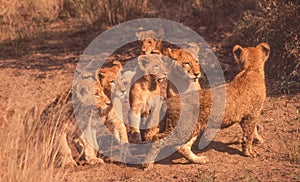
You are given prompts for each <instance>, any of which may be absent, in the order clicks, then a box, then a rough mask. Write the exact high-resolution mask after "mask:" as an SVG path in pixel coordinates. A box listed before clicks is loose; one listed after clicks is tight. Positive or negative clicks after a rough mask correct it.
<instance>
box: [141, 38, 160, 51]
mask: <svg viewBox="0 0 300 182" xmlns="http://www.w3.org/2000/svg"><path fill="white" fill-rule="evenodd" d="M141 41H142V51H143V52H144V53H145V54H151V53H160V49H161V42H160V41H158V40H156V39H151V38H145V39H143V40H141Z"/></svg>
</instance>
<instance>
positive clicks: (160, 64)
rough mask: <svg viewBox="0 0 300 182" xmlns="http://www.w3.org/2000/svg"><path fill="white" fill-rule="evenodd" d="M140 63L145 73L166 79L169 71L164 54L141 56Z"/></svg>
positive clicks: (159, 78)
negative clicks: (163, 57)
mask: <svg viewBox="0 0 300 182" xmlns="http://www.w3.org/2000/svg"><path fill="white" fill-rule="evenodd" d="M138 65H139V69H140V70H141V71H142V72H143V73H144V75H154V76H155V77H156V79H157V80H159V81H160V80H163V79H165V78H166V77H167V74H168V72H169V71H168V69H167V65H166V63H165V62H164V61H163V60H162V56H161V55H158V54H149V55H141V56H139V57H138Z"/></svg>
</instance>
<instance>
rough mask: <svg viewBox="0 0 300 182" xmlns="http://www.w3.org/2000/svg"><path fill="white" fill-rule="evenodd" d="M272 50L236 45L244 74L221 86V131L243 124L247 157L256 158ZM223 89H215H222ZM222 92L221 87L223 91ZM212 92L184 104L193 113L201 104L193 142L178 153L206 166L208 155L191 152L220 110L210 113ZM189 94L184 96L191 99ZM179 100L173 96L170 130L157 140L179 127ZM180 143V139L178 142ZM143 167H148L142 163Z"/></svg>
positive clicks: (150, 158) (154, 150)
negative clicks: (255, 143)
mask: <svg viewBox="0 0 300 182" xmlns="http://www.w3.org/2000/svg"><path fill="white" fill-rule="evenodd" d="M269 53H270V47H269V45H268V44H267V43H261V44H259V45H257V46H256V47H248V48H242V47H241V46H239V45H236V46H234V48H233V54H234V58H235V60H236V61H237V62H238V64H239V66H240V68H241V72H240V73H239V74H238V75H237V76H236V77H235V78H234V80H233V81H231V82H230V83H227V84H225V85H223V86H221V87H226V105H225V113H224V119H223V120H222V123H221V128H226V127H229V126H231V125H233V124H235V123H240V125H241V127H242V129H243V143H242V148H243V154H244V155H245V156H252V157H255V156H256V152H255V151H254V150H253V149H252V142H253V139H254V137H255V136H254V135H255V132H256V131H255V128H256V124H257V122H258V117H259V116H260V112H261V109H262V107H263V103H264V100H265V98H266V88H265V77H264V64H265V61H266V60H267V59H268V57H269ZM221 87H217V88H214V89H215V90H217V91H218V90H219V89H220V88H221ZM221 89H222V88H221ZM211 91H212V90H211V89H208V90H201V91H199V100H198V99H193V98H192V99H189V100H188V102H186V103H183V104H184V105H185V106H188V107H189V108H190V110H191V111H190V112H194V113H195V112H196V111H195V109H197V105H199V102H200V110H199V116H198V121H197V123H196V127H195V128H194V130H193V132H192V135H191V136H190V137H189V138H190V140H189V141H188V142H187V143H186V144H184V145H181V146H179V147H178V148H177V149H178V152H179V153H181V154H182V155H183V156H184V157H186V158H187V159H189V160H190V161H191V162H193V163H200V164H204V163H206V162H207V161H208V159H207V158H206V157H205V156H196V155H195V154H194V153H193V152H192V151H191V146H192V144H193V143H194V142H195V140H196V137H197V136H199V135H201V133H202V132H203V130H204V128H205V127H206V125H207V122H208V117H209V116H210V112H217V113H218V112H219V111H218V110H213V111H211V109H212V108H211ZM188 96H189V94H186V95H185V96H183V97H188ZM178 103H180V97H179V96H176V97H172V98H169V99H168V115H167V124H168V127H167V131H166V132H165V133H164V134H161V135H159V136H156V137H157V139H160V138H163V139H162V142H164V141H165V138H164V137H166V136H167V135H169V134H170V133H171V131H172V130H173V129H174V127H175V126H176V124H177V122H178V119H179V116H180V106H178ZM185 133H187V131H184V130H181V131H179V132H177V133H175V134H174V135H175V136H174V138H175V140H176V137H180V136H182V135H184V134H185ZM179 140H180V139H179ZM150 153H151V154H152V155H149V156H148V158H147V160H146V162H148V163H149V164H150V166H152V164H153V161H154V159H155V157H156V155H157V154H158V148H157V147H153V148H152V151H151V152H150ZM143 166H144V167H146V168H147V167H149V165H148V164H146V163H145V164H143Z"/></svg>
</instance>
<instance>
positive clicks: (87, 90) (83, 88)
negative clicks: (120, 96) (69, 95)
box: [73, 79, 111, 114]
mask: <svg viewBox="0 0 300 182" xmlns="http://www.w3.org/2000/svg"><path fill="white" fill-rule="evenodd" d="M73 88H74V90H73V93H74V94H75V95H76V99H77V100H76V101H79V103H80V104H81V105H83V106H86V107H89V106H95V107H96V109H97V110H98V111H99V113H100V114H101V113H105V112H106V111H107V109H108V108H109V106H110V104H111V102H110V100H109V98H108V97H107V96H106V95H105V93H104V90H103V87H102V86H101V84H100V83H99V82H98V81H96V82H95V80H94V79H85V80H80V81H79V82H77V83H76V84H75V85H74V87H73Z"/></svg>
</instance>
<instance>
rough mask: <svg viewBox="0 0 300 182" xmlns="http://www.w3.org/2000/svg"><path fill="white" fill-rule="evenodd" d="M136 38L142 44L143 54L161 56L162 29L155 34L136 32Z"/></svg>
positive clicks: (149, 31)
mask: <svg viewBox="0 0 300 182" xmlns="http://www.w3.org/2000/svg"><path fill="white" fill-rule="evenodd" d="M135 35H136V37H137V38H138V39H139V40H140V41H141V42H142V52H143V53H144V54H152V53H154V54H161V53H162V37H163V35H164V31H163V29H159V30H158V31H157V32H154V31H153V30H148V31H140V32H136V34H135Z"/></svg>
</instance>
